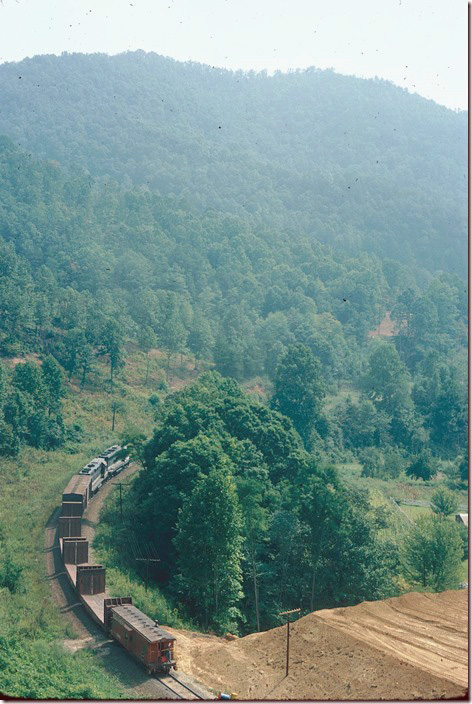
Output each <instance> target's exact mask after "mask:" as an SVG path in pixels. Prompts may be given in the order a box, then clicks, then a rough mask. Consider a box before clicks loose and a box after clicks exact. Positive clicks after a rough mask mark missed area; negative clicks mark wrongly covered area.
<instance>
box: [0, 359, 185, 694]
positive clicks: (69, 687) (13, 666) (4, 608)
mask: <svg viewBox="0 0 472 704" xmlns="http://www.w3.org/2000/svg"><path fill="white" fill-rule="evenodd" d="M128 354H130V357H129V360H127V364H126V366H125V368H124V370H123V373H122V374H121V375H120V376H119V377H118V379H117V383H116V387H115V395H119V397H120V400H122V401H123V404H124V411H123V412H122V413H121V414H118V415H117V418H116V428H115V431H114V432H112V431H111V400H112V396H111V394H110V393H109V392H107V391H106V388H107V384H106V379H107V377H108V369H107V366H106V364H105V363H104V362H100V363H99V365H98V370H97V373H96V374H95V376H94V377H91V383H90V384H88V385H86V388H85V389H84V390H83V391H80V390H79V388H78V384H77V381H76V380H75V379H73V380H72V383H71V384H69V385H68V391H67V397H66V398H65V400H64V419H65V421H66V423H68V424H72V423H78V424H80V425H81V427H82V429H83V437H82V440H81V442H80V445H76V446H74V445H70V446H69V447H65V448H62V449H61V450H60V451H54V452H47V451H44V450H36V449H33V448H27V447H25V448H22V450H21V452H20V455H19V457H17V458H15V459H12V460H9V459H5V458H1V459H0V529H1V534H0V538H1V540H0V549H1V552H0V566H1V564H2V561H3V560H4V559H5V557H6V555H7V554H8V555H9V556H10V558H11V559H12V561H13V562H14V563H15V564H16V565H17V566H18V567H19V568H21V576H20V580H19V583H18V589H17V591H16V592H15V593H12V592H11V591H10V590H9V589H7V588H0V691H2V692H3V693H5V694H7V695H9V696H18V697H24V698H48V697H49V698H50V697H53V698H59V699H60V698H77V699H81V698H98V699H100V698H101V699H114V698H123V697H125V698H129V696H130V692H129V689H125V688H124V687H123V685H122V683H121V682H120V678H119V675H117V674H116V673H112V672H111V671H108V669H107V664H106V659H102V658H101V657H95V656H94V655H93V654H92V653H91V652H90V651H87V650H83V649H82V650H78V651H77V652H76V653H70V652H68V651H66V650H65V649H64V647H63V646H62V641H63V640H65V639H71V638H74V637H76V634H75V633H74V632H73V631H72V630H71V627H70V626H69V625H68V623H67V621H66V619H65V618H64V616H63V615H62V614H61V613H60V611H59V609H58V607H57V605H56V603H55V602H54V600H53V598H52V595H51V591H50V587H49V582H48V580H47V579H46V568H45V553H44V536H45V526H46V524H47V522H48V520H49V518H50V517H51V515H52V514H53V512H54V510H55V509H56V507H57V506H58V505H60V502H61V495H62V490H63V488H64V486H65V485H66V484H67V482H68V480H69V478H70V477H71V476H72V475H73V474H74V473H75V472H77V471H78V470H79V469H80V467H82V466H83V465H84V464H85V463H86V462H87V461H89V460H90V458H91V457H93V456H95V455H96V454H97V452H98V451H101V450H102V449H103V448H104V447H107V446H108V445H110V444H112V443H113V442H115V441H116V440H117V439H118V438H119V437H120V433H121V432H122V431H123V429H124V428H125V426H126V425H127V424H135V425H139V427H140V428H141V429H142V430H143V431H144V432H145V433H147V434H150V433H151V430H152V426H153V417H152V412H151V411H152V409H151V406H150V405H149V403H148V397H149V394H150V393H155V392H156V390H157V388H159V387H161V386H162V379H163V378H164V371H163V369H162V362H161V359H160V358H159V356H158V355H157V356H156V358H155V359H154V360H153V365H152V369H151V374H150V380H149V385H148V388H144V387H143V385H142V384H143V380H144V378H145V370H146V358H145V355H144V354H143V353H141V352H138V351H136V349H132V348H131V349H130V350H128ZM189 366H190V364H189V363H187V367H189ZM184 376H185V378H187V377H188V378H191V372H190V371H188V369H187V371H185V372H184ZM174 379H175V383H176V384H179V383H180V384H181V383H183V382H182V378H181V377H179V376H178V370H176V371H175V372H174ZM107 576H108V575H107ZM110 577H111V584H112V585H113V584H115V583H116V584H117V588H119V587H120V588H121V585H120V583H119V580H120V579H126V576H123V577H122V578H121V577H120V575H119V574H114V573H113V572H112V574H111V575H110ZM123 586H124V585H123ZM126 586H128V585H126ZM133 589H135V590H136V597H137V600H139V599H140V598H141V597H140V596H139V588H138V587H133ZM156 598H157V597H156ZM142 603H143V605H145V606H147V602H146V601H145V600H144V599H142ZM74 673H76V674H74Z"/></svg>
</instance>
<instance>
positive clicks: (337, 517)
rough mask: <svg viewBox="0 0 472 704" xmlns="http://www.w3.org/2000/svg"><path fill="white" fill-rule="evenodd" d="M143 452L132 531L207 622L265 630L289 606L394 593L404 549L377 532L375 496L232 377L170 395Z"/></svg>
mask: <svg viewBox="0 0 472 704" xmlns="http://www.w3.org/2000/svg"><path fill="white" fill-rule="evenodd" d="M143 457H144V469H143V471H142V472H141V473H140V475H139V476H138V477H137V478H136V481H135V482H134V483H133V486H132V487H131V488H130V490H129V491H128V492H127V493H126V496H125V501H126V507H127V508H126V514H127V515H130V516H133V524H132V525H131V524H130V525H129V530H132V531H134V533H135V535H136V539H137V540H138V542H140V541H145V542H147V541H149V542H152V543H153V544H154V545H155V547H156V549H157V550H158V551H159V557H160V559H161V563H160V565H161V567H162V570H163V574H164V573H165V574H167V575H168V577H167V578H168V579H169V584H170V585H171V586H170V587H169V589H172V588H173V589H178V590H179V593H180V594H181V595H182V598H183V600H184V603H186V604H187V607H188V609H189V610H190V613H191V614H192V616H193V617H195V618H196V619H198V620H199V622H200V623H201V624H203V625H204V626H207V627H208V626H209V625H211V624H213V626H214V627H217V628H218V629H220V628H225V627H229V626H230V625H231V627H232V628H234V629H237V628H239V629H241V628H243V629H244V630H247V629H249V630H250V629H251V628H258V629H262V628H267V627H269V626H270V625H275V624H276V622H277V620H276V614H277V612H278V611H279V610H280V609H281V608H282V606H283V605H284V603H286V602H291V603H300V602H302V603H304V604H305V607H306V608H322V607H324V606H326V607H329V606H335V605H341V604H353V603H357V602H358V601H361V600H362V599H367V598H381V596H382V595H383V596H386V595H392V594H393V593H395V589H396V588H395V585H394V575H395V573H396V570H397V566H396V561H397V557H396V548H395V546H393V545H391V544H389V545H388V547H387V545H386V544H384V543H383V542H382V540H381V539H380V538H379V537H378V536H377V533H376V531H377V528H376V526H377V523H378V517H377V516H376V515H374V514H372V515H371V511H370V504H369V500H368V497H367V496H366V495H365V494H362V492H352V491H347V490H346V489H345V487H344V486H343V485H342V483H341V482H340V480H339V478H338V477H337V474H336V471H335V470H334V469H333V468H332V467H327V468H322V467H320V466H318V464H317V462H316V460H315V458H314V456H313V455H310V454H308V453H307V452H306V451H305V450H304V449H303V448H302V446H301V443H300V440H299V438H298V435H297V434H296V433H295V431H294V430H293V427H292V424H291V422H290V421H289V420H288V419H287V418H285V417H284V416H282V415H281V414H280V413H278V412H276V411H274V410H270V409H268V408H267V407H265V406H263V405H261V404H260V403H258V402H257V401H255V400H253V399H251V398H250V397H248V396H246V395H245V394H244V393H243V392H242V391H241V390H240V388H239V387H238V385H237V384H236V383H235V382H234V381H232V380H230V379H225V378H222V377H221V376H220V375H218V374H217V373H214V372H212V373H205V374H203V375H202V376H200V378H199V380H198V382H197V383H196V384H194V385H193V386H191V387H188V388H186V389H184V390H183V391H181V392H178V393H175V394H173V395H172V397H168V399H167V403H166V405H165V407H163V408H162V410H161V411H160V414H159V416H158V419H157V424H156V428H155V431H154V435H153V437H152V438H151V440H150V441H149V443H148V445H147V446H146V447H145V449H144V453H143ZM222 516H224V520H223V519H222ZM230 516H234V519H233V518H231V520H230V518H229V517H230ZM227 524H228V525H227ZM225 555H226V557H224V556H225ZM123 560H124V561H125V562H126V555H125V554H124V553H123ZM225 561H226V570H225V569H224V568H223V567H224V564H225ZM213 569H215V570H217V572H216V573H215V574H214V573H213V571H212V570H213ZM222 574H224V578H225V579H226V578H227V580H228V581H227V582H225V581H223V582H221V579H222V577H221V575H222ZM241 578H242V583H241ZM241 584H242V593H243V596H242V599H239V589H240V587H241ZM216 594H218V595H219V596H218V599H219V604H220V607H221V613H220V614H218V613H217V611H218V610H217V606H216ZM237 609H239V611H240V612H241V617H238V610H237ZM245 622H246V624H247V625H246V626H245V625H244V624H245Z"/></svg>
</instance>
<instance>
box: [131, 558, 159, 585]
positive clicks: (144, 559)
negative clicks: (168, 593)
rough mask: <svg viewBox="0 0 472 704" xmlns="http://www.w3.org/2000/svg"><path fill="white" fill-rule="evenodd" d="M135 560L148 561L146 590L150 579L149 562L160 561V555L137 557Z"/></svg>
mask: <svg viewBox="0 0 472 704" xmlns="http://www.w3.org/2000/svg"><path fill="white" fill-rule="evenodd" d="M134 559H135V560H137V561H139V562H145V563H146V583H145V589H146V591H147V590H148V581H149V563H150V562H160V560H159V558H158V557H135V558H134Z"/></svg>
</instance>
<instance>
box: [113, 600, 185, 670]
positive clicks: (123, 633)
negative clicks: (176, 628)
mask: <svg viewBox="0 0 472 704" xmlns="http://www.w3.org/2000/svg"><path fill="white" fill-rule="evenodd" d="M110 633H111V635H112V636H113V638H115V639H116V640H117V641H118V642H119V643H121V645H122V646H123V647H124V648H126V650H128V651H129V652H130V653H131V654H132V655H133V656H134V657H135V658H136V659H137V660H139V661H140V662H141V663H143V665H144V667H145V668H146V670H147V671H148V673H149V674H153V673H155V672H169V670H170V669H171V668H172V667H173V668H174V669H176V660H175V654H174V644H175V638H174V636H172V635H171V634H170V633H169V632H168V631H165V630H164V629H163V628H161V627H160V626H159V625H157V623H156V622H155V621H153V620H152V619H150V618H149V616H146V615H145V614H143V613H142V612H141V611H140V610H139V609H137V608H136V607H135V606H133V605H132V604H124V605H122V606H114V607H112V608H111V619H110Z"/></svg>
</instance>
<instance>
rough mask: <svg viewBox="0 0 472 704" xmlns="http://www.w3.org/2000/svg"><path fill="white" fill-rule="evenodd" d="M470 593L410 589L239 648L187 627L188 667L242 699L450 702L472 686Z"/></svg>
mask: <svg viewBox="0 0 472 704" xmlns="http://www.w3.org/2000/svg"><path fill="white" fill-rule="evenodd" d="M467 597H468V594H467V591H466V590H461V591H447V592H442V593H440V594H422V593H421V594H420V593H415V592H413V593H410V594H405V595H403V596H401V597H395V598H392V599H386V600H385V601H378V602H364V603H362V604H359V605H357V606H351V607H346V608H338V609H326V610H323V611H318V612H315V613H312V614H309V615H308V616H305V617H304V618H301V619H300V620H299V621H297V622H296V623H294V624H293V625H292V626H291V638H290V672H289V675H288V677H285V653H286V650H285V644H286V628H285V627H284V626H283V627H281V628H275V629H273V630H271V631H266V632H264V633H255V634H252V635H249V636H246V637H245V638H241V639H238V640H236V641H232V642H226V641H224V640H223V639H220V638H216V637H210V636H206V637H205V636H202V635H201V634H197V633H189V632H188V631H177V630H176V631H174V633H175V634H176V635H177V636H178V641H177V643H178V657H179V660H180V665H181V667H182V668H183V669H184V670H185V671H186V672H188V673H189V674H192V675H193V676H194V677H195V678H197V679H198V680H200V681H201V682H204V683H205V684H206V685H207V686H209V687H214V688H215V689H219V690H224V691H233V692H236V693H237V694H238V697H239V698H240V699H325V700H330V699H331V700H343V699H362V700H365V699H373V700H379V699H404V700H409V699H427V700H431V699H432V700H434V699H444V698H459V697H463V696H464V695H465V694H466V691H467V682H468V669H467V666H468V639H467V628H468V608H467Z"/></svg>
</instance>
